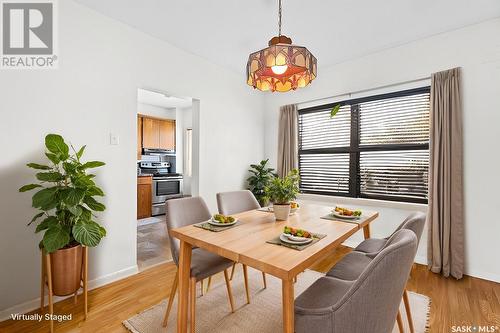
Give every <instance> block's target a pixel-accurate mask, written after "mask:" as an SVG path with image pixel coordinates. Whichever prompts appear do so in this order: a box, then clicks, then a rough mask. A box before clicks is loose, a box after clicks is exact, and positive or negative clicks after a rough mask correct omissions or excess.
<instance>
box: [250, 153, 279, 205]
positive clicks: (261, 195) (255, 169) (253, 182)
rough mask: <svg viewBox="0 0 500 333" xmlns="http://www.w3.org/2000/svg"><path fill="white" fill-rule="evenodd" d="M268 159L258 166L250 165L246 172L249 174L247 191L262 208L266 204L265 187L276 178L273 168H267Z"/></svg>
mask: <svg viewBox="0 0 500 333" xmlns="http://www.w3.org/2000/svg"><path fill="white" fill-rule="evenodd" d="M268 162H269V159H266V160H262V161H260V163H259V164H250V169H249V170H248V172H250V173H251V175H250V177H248V178H247V181H248V189H249V190H250V191H251V192H252V193H253V195H254V196H255V198H256V199H257V201H258V202H259V204H260V205H261V206H262V207H264V206H267V204H268V199H267V197H266V193H265V190H266V187H267V186H268V185H269V183H270V182H271V180H272V179H273V178H274V177H275V176H276V175H275V173H274V169H273V168H269V167H268V166H267V163H268Z"/></svg>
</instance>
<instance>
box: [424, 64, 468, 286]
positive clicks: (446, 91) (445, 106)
mask: <svg viewBox="0 0 500 333" xmlns="http://www.w3.org/2000/svg"><path fill="white" fill-rule="evenodd" d="M460 89H461V84H460V69H459V68H454V69H451V70H447V71H443V72H439V73H435V74H433V75H432V83H431V115H430V119H431V144H430V155H431V156H430V177H429V215H428V216H429V217H428V218H429V220H428V221H429V222H428V229H429V240H428V251H427V259H428V265H429V269H430V270H431V271H433V272H434V273H441V274H443V275H444V276H446V277H448V276H450V275H451V276H453V277H455V278H456V279H460V278H462V275H463V270H464V216H463V205H464V202H463V181H462V178H463V170H462V163H463V162H462V140H463V139H462V110H461V108H462V107H461V97H460V93H461V91H460Z"/></svg>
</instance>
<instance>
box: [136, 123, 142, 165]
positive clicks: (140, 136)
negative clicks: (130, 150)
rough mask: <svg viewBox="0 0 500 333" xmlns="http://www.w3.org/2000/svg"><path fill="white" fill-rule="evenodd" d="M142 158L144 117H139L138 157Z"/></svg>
mask: <svg viewBox="0 0 500 333" xmlns="http://www.w3.org/2000/svg"><path fill="white" fill-rule="evenodd" d="M141 158H142V117H141V116H138V117H137V159H138V160H140V159H141Z"/></svg>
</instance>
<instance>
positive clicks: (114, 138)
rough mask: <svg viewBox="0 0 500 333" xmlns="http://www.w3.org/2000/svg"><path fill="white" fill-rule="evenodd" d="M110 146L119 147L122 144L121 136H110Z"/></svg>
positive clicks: (112, 134)
mask: <svg viewBox="0 0 500 333" xmlns="http://www.w3.org/2000/svg"><path fill="white" fill-rule="evenodd" d="M109 144H110V145H119V144H120V136H119V135H118V134H114V133H111V134H110V135H109Z"/></svg>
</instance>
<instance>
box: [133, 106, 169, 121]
mask: <svg viewBox="0 0 500 333" xmlns="http://www.w3.org/2000/svg"><path fill="white" fill-rule="evenodd" d="M137 113H138V114H142V115H144V116H151V117H157V118H161V119H172V120H175V118H176V108H162V107H160V106H156V105H151V104H146V103H137Z"/></svg>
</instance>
